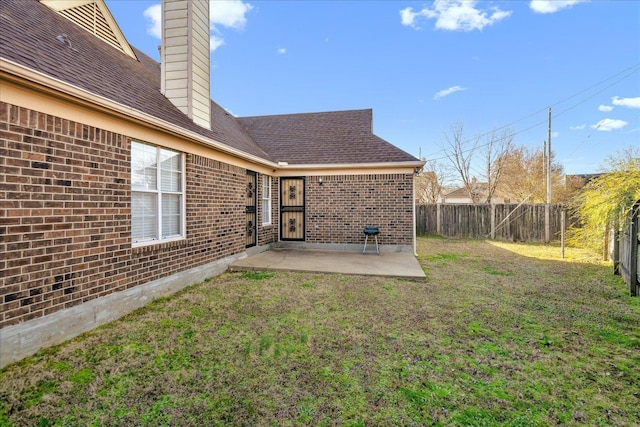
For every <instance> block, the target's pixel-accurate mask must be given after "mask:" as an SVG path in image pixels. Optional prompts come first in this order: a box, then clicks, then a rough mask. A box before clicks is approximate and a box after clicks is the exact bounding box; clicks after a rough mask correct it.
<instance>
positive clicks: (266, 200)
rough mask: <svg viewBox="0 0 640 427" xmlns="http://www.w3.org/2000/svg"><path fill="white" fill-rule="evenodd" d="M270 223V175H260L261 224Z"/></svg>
mask: <svg viewBox="0 0 640 427" xmlns="http://www.w3.org/2000/svg"><path fill="white" fill-rule="evenodd" d="M270 224H271V177H270V176H267V175H262V225H270Z"/></svg>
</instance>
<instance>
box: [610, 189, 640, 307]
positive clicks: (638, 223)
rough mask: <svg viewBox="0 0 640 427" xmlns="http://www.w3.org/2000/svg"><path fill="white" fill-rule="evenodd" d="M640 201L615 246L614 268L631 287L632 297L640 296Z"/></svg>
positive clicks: (632, 210)
mask: <svg viewBox="0 0 640 427" xmlns="http://www.w3.org/2000/svg"><path fill="white" fill-rule="evenodd" d="M639 211H640V201H638V203H636V204H635V205H634V206H633V209H631V213H630V214H629V222H628V224H626V225H627V227H626V228H625V229H624V231H622V232H621V233H620V240H619V241H618V242H616V243H614V245H619V247H618V248H615V247H614V268H615V272H616V274H620V275H621V276H622V278H623V279H624V282H625V283H626V284H627V285H628V286H629V293H630V294H631V296H638V294H640V258H639V257H638V252H639V251H640V248H639V246H640V235H639V234H638V233H640V212H639Z"/></svg>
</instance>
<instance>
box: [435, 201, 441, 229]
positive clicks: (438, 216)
mask: <svg viewBox="0 0 640 427" xmlns="http://www.w3.org/2000/svg"><path fill="white" fill-rule="evenodd" d="M436 234H442V203H438V205H437V209H436Z"/></svg>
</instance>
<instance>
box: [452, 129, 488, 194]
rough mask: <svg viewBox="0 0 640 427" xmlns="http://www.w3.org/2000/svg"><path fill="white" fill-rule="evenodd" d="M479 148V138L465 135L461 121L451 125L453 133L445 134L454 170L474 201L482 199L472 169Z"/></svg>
mask: <svg viewBox="0 0 640 427" xmlns="http://www.w3.org/2000/svg"><path fill="white" fill-rule="evenodd" d="M477 148H478V139H475V140H470V139H466V138H465V136H464V125H463V124H462V123H460V122H458V123H456V124H454V125H453V126H451V134H450V135H447V134H445V147H444V150H445V155H446V156H447V158H448V159H449V161H450V162H451V167H452V168H453V170H454V172H455V173H456V174H457V175H458V176H459V177H460V180H461V181H462V185H463V187H464V189H465V191H466V192H467V195H468V196H469V198H470V199H471V201H472V202H473V203H478V202H479V201H480V192H479V188H478V187H479V186H478V181H477V179H476V178H475V176H473V174H472V171H471V162H472V160H473V157H474V155H475V153H476V150H477Z"/></svg>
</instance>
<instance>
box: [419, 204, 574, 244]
mask: <svg viewBox="0 0 640 427" xmlns="http://www.w3.org/2000/svg"><path fill="white" fill-rule="evenodd" d="M545 206H546V205H544V204H521V205H517V204H441V203H439V204H428V205H417V206H416V231H417V233H418V234H440V235H443V236H455V237H472V238H484V239H487V238H491V239H498V240H510V241H521V242H544V241H546V231H545V216H546V215H545ZM563 211H564V206H563V205H558V204H552V205H550V212H549V227H550V236H551V238H550V240H559V239H560V233H561V227H562V221H563V219H562V217H563V215H564V213H563Z"/></svg>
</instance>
